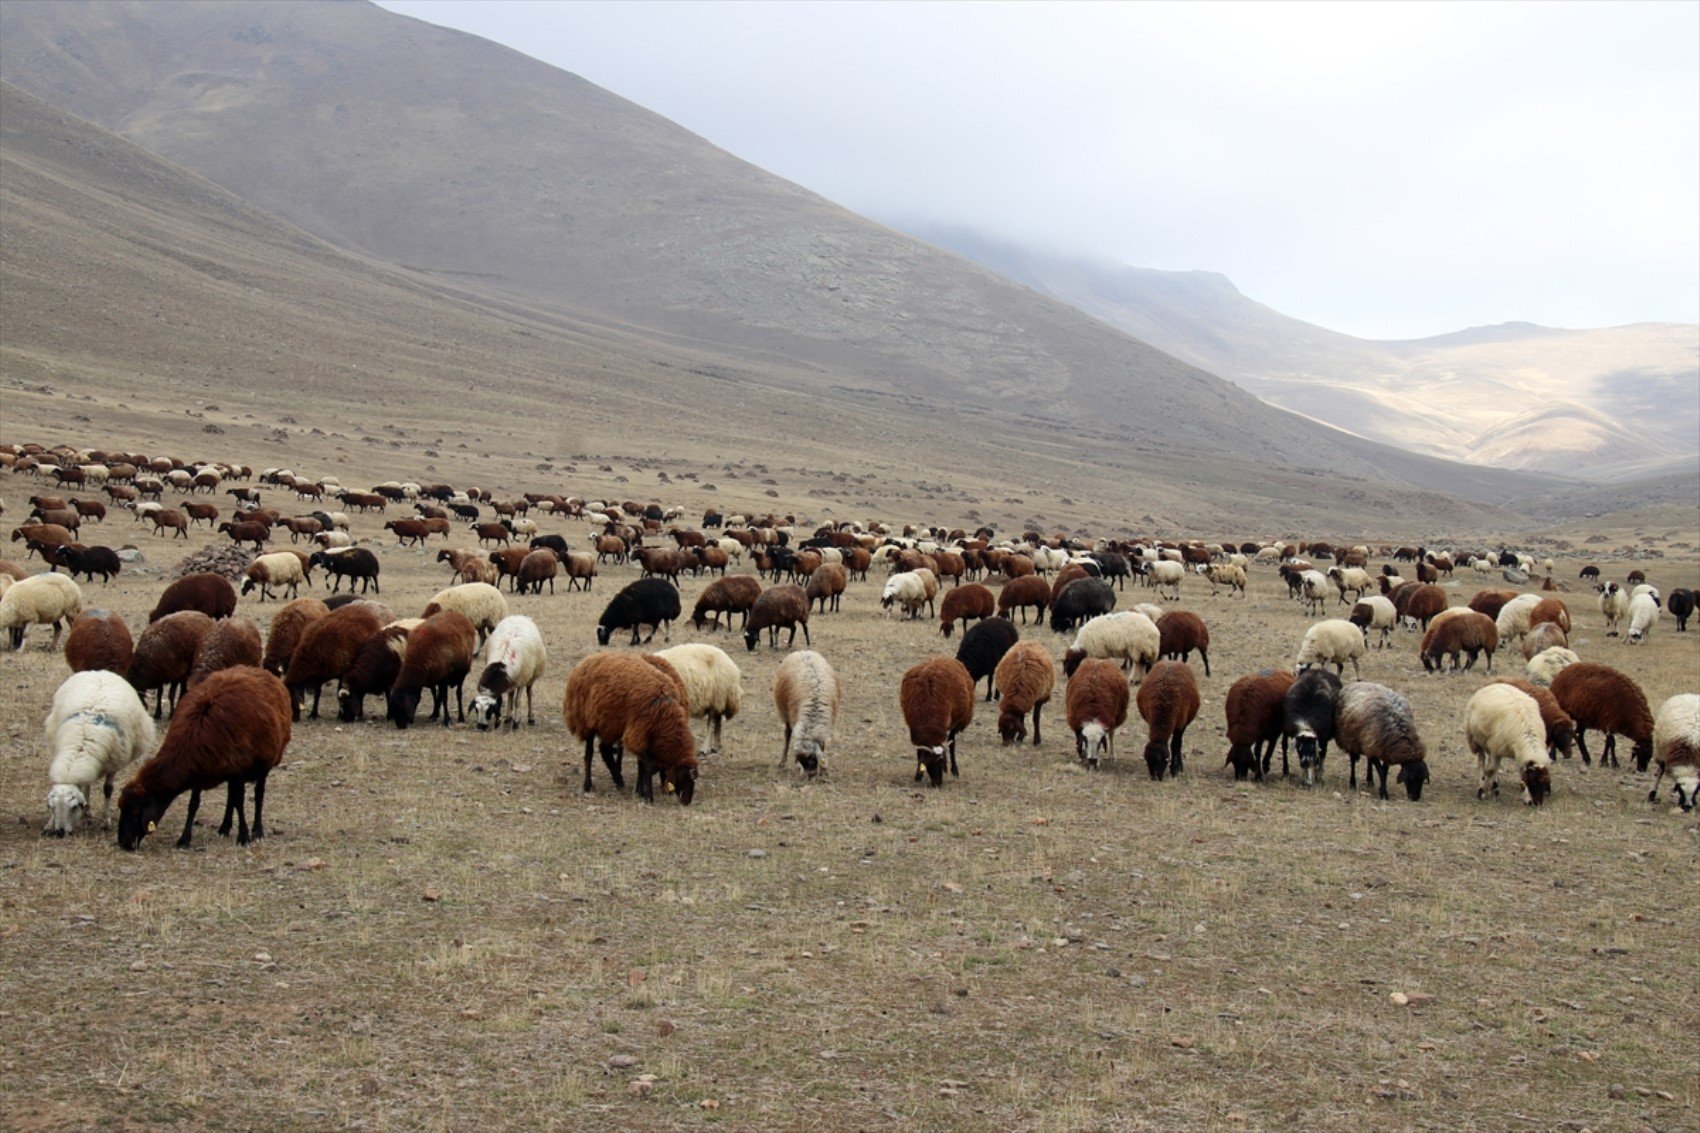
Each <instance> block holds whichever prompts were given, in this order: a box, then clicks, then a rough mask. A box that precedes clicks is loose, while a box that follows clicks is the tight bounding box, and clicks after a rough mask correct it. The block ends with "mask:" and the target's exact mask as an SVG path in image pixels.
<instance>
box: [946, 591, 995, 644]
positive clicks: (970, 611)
mask: <svg viewBox="0 0 1700 1133" xmlns="http://www.w3.org/2000/svg"><path fill="white" fill-rule="evenodd" d="M997 610H998V603H997V596H996V595H994V594H993V593H992V592H991V590H990V589H989V588H988V587H985V586H982V585H980V584H979V583H978V582H970V583H968V584H967V585H966V586H957V587H954V588H952V589H951V590H950V591H949V593H947V594H946V595H945V596H944V601H943V602H942V603H940V604H939V632H940V633H942V634H944V635H945V637H947V638H948V637H949V636H950V634H951V631H952V630H954V629H955V628H956V623H957V622H958V621H960V622H961V623H962V630H963V632H964V633H966V632H967V631H968V623H969V622H971V621H978V620H979V619H981V618H989V617H991V616H992V615H993V614H996V613H997Z"/></svg>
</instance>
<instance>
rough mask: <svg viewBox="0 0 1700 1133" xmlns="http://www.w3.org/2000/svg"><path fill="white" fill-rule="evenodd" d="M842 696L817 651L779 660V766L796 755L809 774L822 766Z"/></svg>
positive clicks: (776, 682)
mask: <svg viewBox="0 0 1700 1133" xmlns="http://www.w3.org/2000/svg"><path fill="white" fill-rule="evenodd" d="M947 603H948V599H947ZM965 640H966V639H965ZM842 699H843V692H842V689H841V688H840V686H839V683H838V674H837V673H836V672H834V671H833V668H832V666H831V665H830V664H829V663H828V662H827V660H826V658H825V657H822V656H821V655H820V654H819V653H816V652H814V651H813V650H812V649H804V650H801V651H799V652H797V653H792V654H790V655H789V656H787V657H786V658H785V660H784V661H783V662H781V663H780V666H779V672H778V673H776V674H775V675H774V678H773V704H774V708H775V710H776V711H777V713H778V716H779V720H780V722H781V723H782V724H784V725H785V746H784V747H783V748H782V749H781V750H780V753H779V766H780V767H784V766H785V765H786V764H787V763H789V762H791V761H792V760H793V759H795V760H796V761H797V766H798V767H801V768H802V769H803V772H804V774H806V775H808V776H809V777H810V778H813V777H814V776H815V775H816V774H817V773H818V772H819V771H820V770H821V769H822V767H823V766H824V764H825V762H826V748H827V745H828V744H829V743H831V742H832V730H833V728H835V727H836V726H837V725H838V709H839V704H840V702H841V700H842Z"/></svg>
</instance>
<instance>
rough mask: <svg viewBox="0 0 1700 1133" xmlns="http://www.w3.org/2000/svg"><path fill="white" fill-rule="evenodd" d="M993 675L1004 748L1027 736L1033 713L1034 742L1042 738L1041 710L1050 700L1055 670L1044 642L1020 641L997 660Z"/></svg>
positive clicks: (1035, 744) (1054, 683)
mask: <svg viewBox="0 0 1700 1133" xmlns="http://www.w3.org/2000/svg"><path fill="white" fill-rule="evenodd" d="M993 678H994V680H995V682H996V685H997V690H998V735H999V736H1000V737H1002V739H1003V743H1004V746H1005V747H1008V746H1009V745H1010V744H1012V743H1020V742H1021V741H1022V740H1024V739H1026V738H1027V727H1026V723H1025V719H1026V716H1027V713H1029V712H1031V713H1032V714H1033V744H1034V746H1035V747H1037V746H1038V745H1039V743H1040V738H1039V713H1040V710H1041V709H1043V708H1044V706H1045V703H1046V702H1047V701H1049V700H1050V699H1051V690H1052V689H1053V688H1054V687H1055V686H1056V673H1055V671H1054V666H1053V663H1052V661H1051V655H1050V653H1049V652H1047V651H1046V649H1045V647H1044V646H1043V645H1040V644H1038V643H1037V642H1032V641H1023V642H1018V643H1017V644H1016V645H1015V646H1014V647H1012V648H1011V649H1010V651H1009V652H1008V653H1005V654H1004V655H1003V659H1002V660H1000V661H999V662H998V667H997V671H996V672H995V673H994V674H993Z"/></svg>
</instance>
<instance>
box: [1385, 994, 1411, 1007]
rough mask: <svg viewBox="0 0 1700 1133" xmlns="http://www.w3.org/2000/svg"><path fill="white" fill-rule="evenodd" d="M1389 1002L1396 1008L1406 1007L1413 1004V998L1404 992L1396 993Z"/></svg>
mask: <svg viewBox="0 0 1700 1133" xmlns="http://www.w3.org/2000/svg"><path fill="white" fill-rule="evenodd" d="M1387 1002H1389V1003H1391V1004H1392V1005H1393V1006H1395V1007H1404V1006H1405V1005H1406V1004H1408V1003H1410V1002H1411V997H1410V996H1408V995H1406V994H1405V993H1404V992H1402V991H1396V992H1394V993H1393V994H1392V995H1389V996H1388V997H1387Z"/></svg>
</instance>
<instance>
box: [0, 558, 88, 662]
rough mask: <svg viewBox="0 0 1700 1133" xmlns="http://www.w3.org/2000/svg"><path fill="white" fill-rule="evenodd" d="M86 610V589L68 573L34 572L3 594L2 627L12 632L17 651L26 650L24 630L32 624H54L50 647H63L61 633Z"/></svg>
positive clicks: (13, 643)
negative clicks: (34, 573)
mask: <svg viewBox="0 0 1700 1133" xmlns="http://www.w3.org/2000/svg"><path fill="white" fill-rule="evenodd" d="M82 612H83V592H82V590H80V589H79V588H78V587H77V584H76V583H75V582H73V581H72V580H71V579H70V577H69V576H68V575H63V574H57V573H50V574H37V575H32V576H31V577H29V578H26V579H23V580H22V581H21V582H15V583H13V584H12V585H11V586H9V587H7V588H6V592H5V593H4V594H0V629H4V630H7V631H8V632H10V633H11V635H12V650H13V651H14V652H19V651H21V650H22V649H23V647H24V631H25V630H27V629H28V628H29V627H30V626H32V625H51V626H52V627H53V640H52V641H50V642H48V643H47V648H48V649H50V650H51V649H57V648H59V635H60V634H61V633H63V632H64V631H65V629H66V628H68V627H69V626H70V624H71V622H72V620H73V619H75V618H76V616H77V615H78V614H80V613H82Z"/></svg>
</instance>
